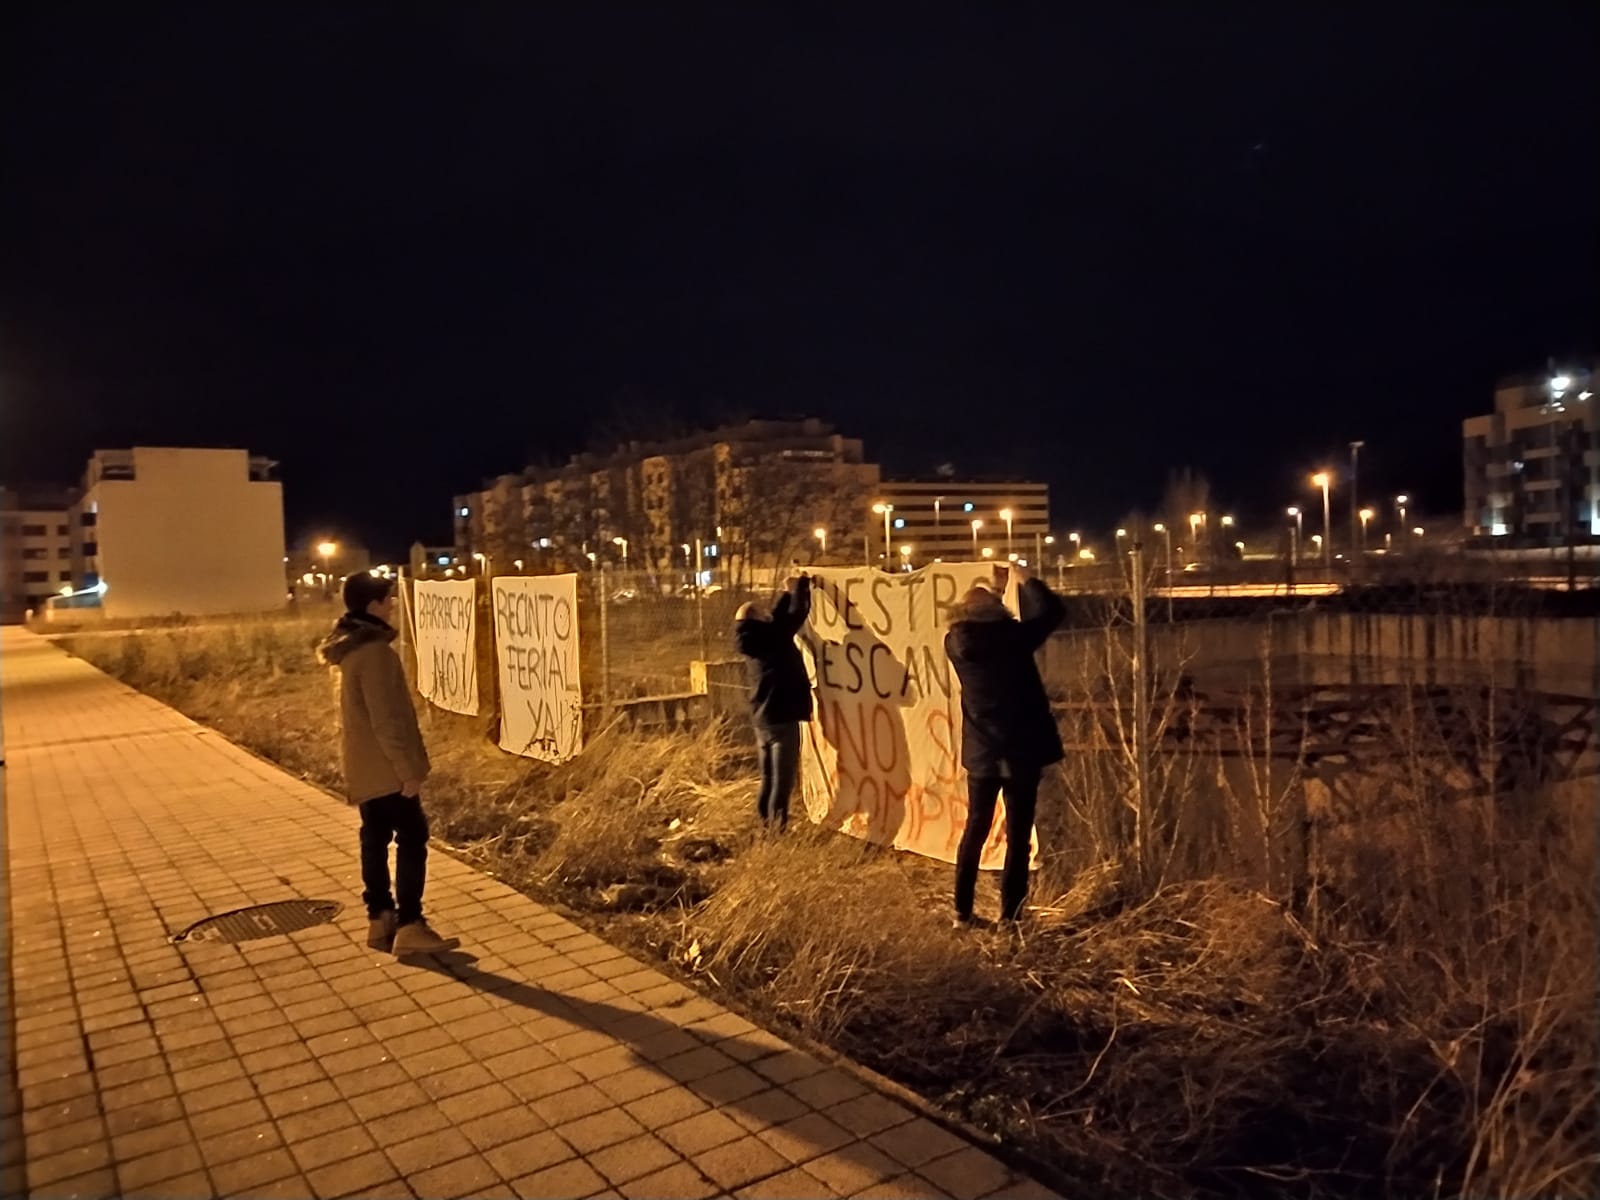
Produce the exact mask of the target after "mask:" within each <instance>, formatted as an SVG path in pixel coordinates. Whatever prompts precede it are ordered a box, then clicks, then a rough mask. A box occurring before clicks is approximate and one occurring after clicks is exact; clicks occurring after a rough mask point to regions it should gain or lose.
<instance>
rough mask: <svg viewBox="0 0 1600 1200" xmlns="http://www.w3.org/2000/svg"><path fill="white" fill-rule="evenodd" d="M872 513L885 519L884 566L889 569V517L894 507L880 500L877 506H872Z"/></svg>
mask: <svg viewBox="0 0 1600 1200" xmlns="http://www.w3.org/2000/svg"><path fill="white" fill-rule="evenodd" d="M872 511H873V512H875V513H879V514H881V515H882V517H883V557H884V564H883V565H884V567H885V568H887V567H888V565H889V563H888V559H889V516H890V514H891V513H893V512H894V505H892V504H888V503H885V502H884V501H881V500H880V501H879V502H878V503H877V504H874V505H873V506H872Z"/></svg>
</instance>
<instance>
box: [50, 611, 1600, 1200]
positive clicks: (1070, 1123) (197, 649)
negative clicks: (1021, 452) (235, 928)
mask: <svg viewBox="0 0 1600 1200" xmlns="http://www.w3.org/2000/svg"><path fill="white" fill-rule="evenodd" d="M320 632H321V626H320V625H319V624H312V623H310V622H282V623H277V624H270V623H268V624H253V625H241V626H238V627H233V628H226V627H224V628H208V629H189V630H181V629H180V630H173V631H170V632H167V631H163V632H158V633H142V634H134V635H129V636H127V637H125V638H120V639H118V638H93V639H85V640H83V641H81V642H80V643H78V644H77V645H76V646H75V647H74V649H75V650H76V651H77V652H78V653H81V654H82V655H83V656H84V657H85V658H87V659H89V660H90V661H91V662H94V663H96V664H97V665H99V666H101V667H103V668H105V669H106V670H108V671H109V672H111V673H112V674H115V675H117V676H119V677H121V678H123V679H125V680H126V681H127V682H129V683H131V684H133V685H134V686H136V687H138V688H140V689H142V690H144V691H146V692H148V693H150V694H152V695H154V696H157V697H159V698H160V699H162V700H165V701H167V702H168V703H171V704H173V705H174V706H175V707H177V708H179V709H180V710H181V711H183V712H185V713H187V714H188V715H190V716H192V717H194V718H195V719H196V720H199V721H201V722H204V723H206V724H208V725H211V726H212V727H214V728H216V729H218V730H220V731H222V732H224V733H225V734H227V735H228V736H230V737H232V738H234V739H236V740H237V741H239V742H240V743H242V744H244V745H246V746H248V747H250V748H251V749H253V750H255V751H256V752H258V753H260V754H262V755H264V756H266V757H268V758H271V759H273V760H275V761H277V762H279V763H281V764H283V765H284V766H285V767H287V768H289V769H290V770H293V771H295V772H297V773H299V774H302V775H304V776H305V777H307V778H309V779H311V780H314V781H316V782H318V783H321V784H324V785H327V786H330V787H336V786H337V783H338V766H337V758H336V756H337V742H336V729H335V724H334V718H333V713H332V707H331V703H332V701H331V689H330V683H329V680H328V678H327V676H326V674H325V673H324V672H323V671H322V670H321V669H319V668H317V667H316V666H315V665H314V664H313V662H312V660H311V655H310V645H311V643H312V641H313V640H314V639H315V637H316V636H317V635H318V634H319V633H320ZM423 723H424V731H425V733H426V736H427V737H428V740H429V744H430V748H431V750H432V752H433V755H434V761H435V764H436V773H435V776H434V778H433V779H432V780H431V781H430V784H429V787H428V793H427V794H428V802H429V807H430V810H431V812H432V814H433V822H434V832H435V835H436V836H437V837H439V838H441V839H443V840H445V841H446V842H449V843H451V844H453V845H454V846H456V847H458V848H459V849H460V850H461V851H462V852H463V853H465V854H466V855H468V856H470V857H471V858H473V859H475V860H477V861H478V862H480V863H481V864H482V865H483V866H484V867H485V868H486V869H488V870H491V871H493V872H494V873H495V874H497V875H499V876H501V877H502V878H504V879H506V880H508V881H509V882H511V883H512V884H514V885H515V886H517V887H519V888H521V889H523V890H525V891H527V892H529V893H530V894H533V895H536V896H539V897H541V898H543V899H546V900H551V901H555V902H558V903H560V904H562V905H564V906H566V907H568V908H569V909H571V910H573V911H575V912H576V913H578V914H579V915H580V917H581V919H584V920H586V921H588V922H589V923H591V924H594V925H597V926H599V927H601V928H602V929H603V931H604V933H605V934H606V935H607V936H609V937H611V938H613V939H615V940H617V941H618V942H620V943H622V944H624V945H627V946H629V947H631V948H632V949H634V950H635V951H636V952H638V953H640V954H642V955H646V956H650V957H653V958H655V959H656V960H658V961H662V962H665V963H668V964H671V965H672V966H673V967H674V968H675V969H677V970H679V971H682V972H684V973H685V974H687V975H690V976H693V977H695V978H697V979H699V980H700V981H701V982H702V983H703V984H704V985H705V986H708V987H710V988H712V989H714V990H717V991H720V992H722V993H724V994H726V995H729V996H731V997H733V998H735V999H736V1001H737V1002H738V1003H739V1004H740V1005H741V1006H742V1007H744V1008H746V1009H747V1010H750V1011H753V1012H755V1013H757V1014H762V1015H764V1016H765V1017H766V1018H767V1019H768V1020H769V1021H771V1022H772V1023H773V1024H774V1025H776V1026H778V1027H780V1028H783V1027H787V1028H789V1029H794V1030H798V1031H801V1032H803V1033H804V1034H806V1035H808V1036H810V1037H812V1038H815V1039H818V1040H822V1041H825V1042H827V1043H829V1044H831V1045H832V1046H834V1047H836V1048H837V1049H839V1050H841V1051H843V1052H844V1053H846V1054H848V1055H850V1056H852V1057H854V1058H855V1059H857V1060H858V1061H861V1062H863V1063H866V1064H868V1065H869V1066H872V1067H874V1068H876V1069H877V1070H879V1071H882V1072H884V1073H885V1074H887V1075H889V1076H891V1077H893V1078H895V1079H898V1080H900V1081H902V1082H903V1083H905V1084H907V1085H908V1086H910V1087H912V1088H915V1089H917V1090H918V1091H920V1092H921V1093H923V1094H924V1095H926V1096H928V1097H929V1098H931V1099H932V1100H934V1101H935V1102H937V1103H939V1104H941V1105H943V1106H944V1107H945V1108H947V1109H948V1110H949V1111H951V1112H954V1113H956V1114H959V1115H960V1116H962V1117H963V1118H965V1119H967V1120H969V1121H971V1122H973V1123H974V1124H976V1125H978V1126H980V1127H982V1128H984V1129H987V1130H989V1131H992V1132H993V1133H996V1134H998V1135H1000V1136H1002V1137H1005V1138H1007V1139H1010V1140H1012V1141H1013V1142H1015V1143H1017V1144H1019V1145H1021V1146H1023V1147H1024V1148H1026V1149H1027V1150H1028V1151H1030V1152H1031V1153H1033V1154H1034V1155H1036V1156H1039V1157H1041V1158H1043V1159H1046V1160H1048V1161H1049V1162H1051V1163H1053V1164H1054V1165H1055V1166H1056V1167H1058V1168H1059V1169H1060V1171H1061V1172H1062V1173H1063V1174H1064V1175H1065V1176H1066V1177H1068V1178H1071V1179H1074V1180H1077V1181H1078V1182H1079V1184H1080V1186H1081V1187H1082V1188H1084V1189H1085V1192H1086V1194H1088V1189H1091V1188H1092V1189H1094V1192H1095V1193H1099V1192H1102V1191H1103V1192H1106V1193H1110V1194H1143V1195H1159V1196H1174V1197H1176V1196H1213V1195H1216V1196H1221V1195H1262V1196H1265V1195H1278V1194H1284V1193H1285V1192H1288V1193H1292V1194H1297V1195H1303V1196H1342V1195H1352V1196H1354V1195H1361V1196H1382V1195H1387V1196H1394V1197H1400V1196H1422V1195H1427V1196H1441V1197H1448V1196H1457V1195H1474V1196H1523V1195H1528V1196H1531V1195H1549V1196H1572V1197H1578V1196H1587V1195H1592V1194H1594V1192H1595V1189H1596V1186H1597V1182H1600V1181H1597V1177H1596V1169H1595V1168H1596V1157H1595V1150H1596V1138H1597V1129H1596V1122H1595V1116H1594V1109H1595V1102H1596V1099H1597V1093H1596V1055H1595V1042H1596V1038H1595V1033H1596V1029H1595V974H1594V962H1595V944H1594V932H1595V928H1596V927H1595V912H1594V893H1593V888H1592V880H1591V879H1589V878H1588V877H1586V876H1585V875H1584V874H1583V872H1582V871H1581V870H1580V868H1579V867H1578V865H1577V863H1576V862H1575V860H1574V859H1573V858H1572V857H1570V856H1569V853H1568V851H1569V846H1570V844H1571V843H1570V841H1569V839H1568V838H1567V836H1566V831H1565V830H1563V829H1561V828H1559V827H1558V826H1557V825H1556V824H1553V823H1552V822H1553V821H1554V818H1551V819H1550V820H1549V821H1546V822H1544V823H1541V822H1540V821H1537V820H1534V821H1529V820H1523V821H1518V822H1506V823H1502V824H1501V825H1499V826H1498V827H1490V826H1486V825H1482V824H1474V825H1473V826H1472V828H1471V829H1470V830H1464V829H1463V828H1462V826H1461V823H1460V822H1459V821H1455V822H1452V824H1451V826H1450V831H1449V832H1448V833H1441V834H1440V836H1439V837H1438V838H1437V839H1436V840H1434V841H1433V842H1431V843H1430V845H1431V853H1430V854H1429V855H1428V856H1427V857H1426V859H1423V860H1417V861H1409V860H1408V861H1405V862H1404V863H1396V862H1390V863H1389V864H1388V865H1387V867H1386V868H1385V869H1382V870H1373V871H1371V873H1370V874H1369V875H1368V876H1366V877H1365V887H1364V888H1363V889H1362V895H1361V896H1360V897H1359V900H1353V901H1349V902H1346V903H1345V904H1343V906H1341V907H1339V908H1337V909H1333V908H1330V906H1328V905H1322V906H1319V907H1318V908H1317V909H1316V912H1317V914H1318V915H1317V916H1316V918H1315V919H1314V920H1312V919H1310V918H1308V919H1307V921H1306V922H1304V923H1302V921H1300V920H1297V919H1296V918H1295V917H1294V916H1292V915H1291V914H1290V913H1289V912H1288V911H1287V910H1286V909H1285V908H1284V907H1283V906H1281V905H1280V904H1278V903H1275V902H1274V901H1272V900H1270V899H1268V898H1266V897H1265V896H1263V895H1261V894H1260V893H1258V892H1256V891H1253V890H1251V889H1250V888H1249V887H1247V886H1244V885H1242V884H1240V883H1238V882H1235V881H1231V880H1229V879H1227V878H1224V877H1221V876H1218V877H1215V878H1202V879H1196V880H1192V881H1190V882H1186V883H1183V884H1181V885H1173V886H1166V887H1162V888H1159V889H1156V890H1155V891H1154V894H1141V893H1140V892H1138V891H1137V890H1136V889H1134V888H1132V887H1131V886H1130V885H1128V884H1127V883H1126V882H1125V881H1124V876H1123V874H1122V873H1121V871H1120V870H1119V868H1118V866H1117V865H1116V863H1115V862H1113V861H1086V860H1085V858H1084V856H1083V855H1081V854H1080V855H1079V856H1078V859H1077V861H1074V862H1069V861H1068V858H1067V856H1066V855H1055V856H1051V857H1047V859H1046V861H1045V863H1044V866H1043V868H1042V870H1041V871H1040V873H1039V875H1038V877H1037V879H1036V883H1035V889H1034V900H1035V902H1036V906H1037V907H1036V911H1035V913H1034V915H1033V916H1032V917H1030V920H1029V921H1028V923H1027V925H1026V927H1025V930H1024V933H1023V934H1022V936H1020V937H1018V938H1014V939H1013V938H1008V937H1004V936H1002V935H999V934H970V933H968V934H962V933H957V932H955V931H952V930H951V929H950V928H949V925H948V921H947V915H946V914H947V906H948V898H947V889H948V885H949V872H948V869H947V868H945V867H943V866H941V865H939V864H934V863H929V862H926V861H923V860H920V859H916V858H914V857H912V856H908V855H900V854H894V853H886V852H882V851H877V850H874V849H872V848H870V847H866V846H863V845H861V844H860V843H857V842H854V841H852V840H849V839H845V838H841V837H837V836H832V835H828V834H825V833H822V832H820V831H818V830H816V829H814V828H812V827H810V826H808V825H806V824H804V823H801V824H800V825H799V826H798V827H796V828H794V829H792V830H791V831H790V833H789V835H788V836H786V837H784V838H782V839H775V840H774V839H764V838H761V837H759V836H758V835H757V834H756V833H755V831H754V830H753V829H752V827H751V826H752V822H751V819H750V813H749V810H750V808H751V796H752V791H753V782H752V777H751V769H752V760H751V758H750V756H749V755H748V752H747V751H746V750H745V749H744V746H743V739H742V738H739V737H737V736H729V735H725V734H723V733H721V732H719V731H715V730H712V731H708V732H706V733H703V734H700V735H698V736H695V737H692V738H685V737H678V738H671V737H643V736H634V735H624V734H621V733H617V732H610V733H607V734H605V735H603V736H602V737H601V738H599V739H598V740H597V741H596V742H595V743H594V744H593V745H591V747H590V748H589V749H588V750H586V752H585V753H584V755H583V756H582V757H581V758H580V759H579V760H577V761H575V762H573V763H570V764H567V765H565V766H562V767H555V768H551V767H546V766H542V765H539V764H535V763H531V762H527V761H524V760H520V759H516V758H512V757H510V756H507V755H504V754H502V753H500V752H499V751H498V750H497V749H496V748H495V747H494V744H493V741H494V733H495V731H494V729H493V728H492V726H491V722H490V720H488V719H487V718H480V719H465V718H457V717H453V716H449V715H447V714H442V713H438V712H428V713H426V714H425V715H424V717H423ZM1073 799H1074V804H1073V806H1072V809H1073V810H1076V811H1077V812H1078V813H1079V814H1081V813H1083V812H1084V811H1085V810H1086V809H1088V808H1093V807H1094V806H1095V805H1101V806H1102V808H1104V807H1105V806H1108V805H1109V806H1110V807H1112V808H1114V807H1116V805H1117V804H1118V803H1120V801H1119V800H1118V798H1116V797H1098V796H1078V795H1075V796H1074V798H1073ZM1041 809H1042V811H1043V813H1044V814H1045V815H1044V817H1043V826H1044V827H1043V829H1042V831H1041V837H1042V841H1043V844H1044V845H1045V846H1047V847H1049V846H1072V845H1075V844H1077V845H1080V846H1081V845H1082V844H1084V842H1085V840H1086V839H1085V838H1083V837H1082V836H1080V835H1081V830H1077V829H1075V828H1074V827H1071V826H1069V825H1068V823H1067V821H1068V817H1067V813H1068V812H1069V806H1068V805H1066V804H1065V803H1062V802H1061V797H1060V796H1059V795H1057V796H1055V797H1048V796H1047V797H1046V798H1045V799H1044V801H1043V803H1042V804H1041ZM1074 819H1076V818H1074ZM1513 825H1514V827H1515V828H1514V829H1513V828H1511V826H1513ZM353 852H354V848H353V847H352V853H353ZM985 886H986V887H989V886H992V881H986V883H985ZM987 899H988V903H989V905H990V907H991V910H992V908H993V894H992V892H990V893H989V894H988V898H987ZM982 902H983V901H982V900H980V903H982Z"/></svg>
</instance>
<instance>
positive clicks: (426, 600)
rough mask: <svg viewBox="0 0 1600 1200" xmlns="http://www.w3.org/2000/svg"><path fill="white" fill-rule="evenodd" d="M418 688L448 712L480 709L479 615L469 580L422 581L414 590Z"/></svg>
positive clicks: (472, 587) (474, 594) (432, 701)
mask: <svg viewBox="0 0 1600 1200" xmlns="http://www.w3.org/2000/svg"><path fill="white" fill-rule="evenodd" d="M411 593H412V617H411V625H412V629H413V631H414V632H415V636H416V642H417V691H419V692H421V693H422V694H423V695H424V696H426V697H427V698H428V701H429V702H430V703H432V704H437V705H438V706H439V707H440V708H443V709H447V710H449V711H450V712H457V713H466V714H467V715H468V716H469V717H470V716H476V715H477V713H478V654H477V644H478V642H477V636H478V614H477V603H476V592H475V585H474V584H473V582H472V580H470V579H453V580H433V579H419V580H417V581H416V583H415V584H414V585H412V589H411Z"/></svg>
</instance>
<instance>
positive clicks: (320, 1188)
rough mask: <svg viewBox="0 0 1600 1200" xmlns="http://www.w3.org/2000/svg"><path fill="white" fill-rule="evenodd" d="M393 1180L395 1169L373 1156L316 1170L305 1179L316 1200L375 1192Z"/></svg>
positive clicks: (366, 1155)
mask: <svg viewBox="0 0 1600 1200" xmlns="http://www.w3.org/2000/svg"><path fill="white" fill-rule="evenodd" d="M394 1178H395V1171H394V1167H393V1166H391V1165H390V1163H389V1160H388V1159H387V1158H385V1157H384V1156H383V1155H382V1154H379V1153H377V1152H373V1153H371V1154H363V1155H362V1156H361V1157H359V1158H352V1159H348V1160H346V1161H345V1162H341V1163H334V1164H333V1165H332V1166H327V1167H319V1168H318V1169H317V1170H315V1171H312V1172H310V1173H308V1174H307V1175H306V1180H307V1181H308V1182H309V1183H310V1184H311V1193H312V1195H314V1196H316V1197H317V1198H318V1200H333V1197H335V1196H348V1195H350V1194H351V1193H352V1192H358V1191H361V1190H363V1189H366V1188H377V1187H378V1186H379V1185H380V1184H385V1183H388V1182H389V1181H390V1180H393V1179H394Z"/></svg>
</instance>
